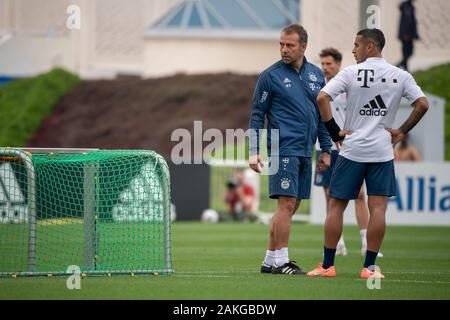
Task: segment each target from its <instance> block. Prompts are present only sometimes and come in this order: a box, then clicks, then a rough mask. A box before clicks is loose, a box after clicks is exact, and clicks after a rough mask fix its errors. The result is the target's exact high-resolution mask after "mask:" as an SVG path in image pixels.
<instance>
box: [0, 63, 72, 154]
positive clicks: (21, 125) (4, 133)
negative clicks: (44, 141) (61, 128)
mask: <svg viewBox="0 0 450 320" xmlns="http://www.w3.org/2000/svg"><path fill="white" fill-rule="evenodd" d="M79 82H80V79H79V77H78V76H76V75H74V74H72V73H70V72H67V71H65V70H62V69H53V70H51V71H50V72H47V73H45V74H41V75H38V76H35V77H31V78H26V79H20V80H16V81H13V82H11V83H8V84H6V85H4V86H2V87H0V146H5V147H6V146H10V147H23V146H25V145H26V144H27V142H28V140H29V139H30V138H31V136H32V135H33V134H34V133H35V131H36V130H37V129H38V128H39V126H40V125H41V122H42V120H44V119H45V118H46V117H47V116H49V115H50V114H51V113H52V111H53V108H54V107H55V106H56V104H57V103H58V101H59V100H60V99H61V98H62V97H63V96H65V95H66V94H67V93H68V92H69V91H70V90H71V89H72V88H73V87H75V86H76V85H77V84H78V83H79Z"/></svg>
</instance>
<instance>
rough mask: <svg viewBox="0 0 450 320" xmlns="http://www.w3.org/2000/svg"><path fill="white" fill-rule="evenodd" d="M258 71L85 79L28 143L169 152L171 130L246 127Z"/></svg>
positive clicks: (173, 143) (32, 145)
mask: <svg viewBox="0 0 450 320" xmlns="http://www.w3.org/2000/svg"><path fill="white" fill-rule="evenodd" d="M255 82H256V76H245V75H235V74H216V75H198V76H187V75H177V76H174V77H168V78H160V79H138V78H118V79H115V80H100V81H83V82H82V83H81V84H80V85H79V86H78V87H76V88H75V89H74V90H73V91H71V92H70V93H69V94H68V95H67V96H65V97H64V98H63V99H62V100H61V101H60V102H59V104H58V105H57V106H56V107H55V109H54V112H53V114H52V115H51V116H50V117H49V118H47V119H46V120H45V121H43V123H42V125H41V127H40V128H39V130H38V131H37V132H36V133H35V135H34V136H33V137H32V139H31V140H30V141H29V143H28V146H29V147H54V148H57V147H59V148H102V149H151V150H155V151H157V152H158V153H160V154H162V155H164V156H166V157H168V156H170V152H171V150H172V147H173V146H174V145H175V144H176V143H177V142H171V141H170V137H171V134H172V131H173V130H175V129H177V128H186V129H188V130H189V131H190V132H191V133H192V132H193V122H194V121H195V120H202V121H203V130H206V129H208V128H218V129H220V130H221V131H222V132H224V130H225V129H227V128H243V129H244V130H245V129H247V125H248V117H249V113H250V110H251V97H252V93H253V89H254V86H255Z"/></svg>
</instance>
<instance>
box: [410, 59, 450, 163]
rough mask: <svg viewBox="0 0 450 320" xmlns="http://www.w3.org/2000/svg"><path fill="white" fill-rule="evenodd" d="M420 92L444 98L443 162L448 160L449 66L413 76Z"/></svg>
mask: <svg viewBox="0 0 450 320" xmlns="http://www.w3.org/2000/svg"><path fill="white" fill-rule="evenodd" d="M414 78H415V79H416V81H417V84H418V85H419V86H421V88H422V90H424V91H426V92H429V93H431V94H434V95H437V96H441V97H443V98H445V100H446V103H445V160H446V161H449V160H450V125H449V124H450V64H444V65H439V66H436V67H433V68H431V69H428V70H425V71H419V72H416V73H415V74H414Z"/></svg>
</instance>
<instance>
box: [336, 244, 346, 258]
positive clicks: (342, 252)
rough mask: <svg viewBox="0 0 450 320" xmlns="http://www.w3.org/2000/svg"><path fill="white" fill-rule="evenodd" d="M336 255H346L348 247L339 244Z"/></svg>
mask: <svg viewBox="0 0 450 320" xmlns="http://www.w3.org/2000/svg"><path fill="white" fill-rule="evenodd" d="M336 255H337V256H346V255H347V248H346V247H345V246H337V248H336Z"/></svg>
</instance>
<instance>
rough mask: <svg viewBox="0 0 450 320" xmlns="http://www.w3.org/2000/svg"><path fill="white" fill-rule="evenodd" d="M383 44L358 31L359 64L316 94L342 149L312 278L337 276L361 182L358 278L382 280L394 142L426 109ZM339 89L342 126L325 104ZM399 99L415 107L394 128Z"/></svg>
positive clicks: (375, 35) (376, 33)
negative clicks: (362, 245)
mask: <svg viewBox="0 0 450 320" xmlns="http://www.w3.org/2000/svg"><path fill="white" fill-rule="evenodd" d="M384 44H385V38H384V34H383V32H382V31H381V30H379V29H364V30H361V31H359V32H358V33H357V36H356V39H355V46H354V48H353V54H354V56H355V59H356V62H357V63H358V64H357V65H353V66H349V67H347V68H345V69H344V70H342V71H341V72H339V73H338V74H337V75H336V76H335V77H334V78H333V79H332V80H331V81H330V82H328V84H327V85H326V86H325V87H324V88H323V89H322V90H321V92H320V94H319V96H318V97H317V103H318V106H319V110H320V113H321V117H322V120H323V121H324V122H325V125H326V126H327V129H328V131H329V132H330V135H331V137H332V139H333V141H335V142H338V144H339V145H342V147H341V151H340V153H339V156H338V159H337V161H336V166H335V168H336V169H335V170H333V175H332V178H331V185H330V210H329V212H328V215H327V218H326V221H325V227H324V231H325V244H324V258H323V262H322V263H320V264H319V265H318V266H317V267H316V268H315V269H314V270H312V271H310V272H308V276H311V277H313V276H321V277H334V276H336V270H335V267H334V258H335V253H336V245H337V243H338V241H339V237H340V236H341V233H342V224H343V214H344V211H345V208H346V207H347V204H348V201H349V200H350V199H355V198H356V197H357V196H358V193H359V190H360V188H361V185H362V183H363V181H365V182H366V186H367V194H368V205H369V210H370V220H369V225H368V229H367V252H366V258H365V261H364V265H363V269H362V270H361V273H360V277H361V278H363V279H367V278H372V277H379V278H384V276H383V275H382V274H381V272H380V271H379V270H377V268H374V266H375V260H376V257H377V254H378V252H379V250H380V247H381V244H382V242H383V238H384V233H385V230H386V218H385V215H386V207H387V201H388V197H390V196H394V195H395V192H396V191H395V189H396V188H395V173H394V162H393V159H394V152H393V146H395V145H396V144H397V143H398V142H399V141H401V140H402V139H404V137H405V135H406V134H407V133H408V132H409V131H410V130H411V129H412V128H414V126H415V125H416V124H417V123H418V122H419V121H420V119H421V118H422V117H423V115H424V114H425V113H426V112H427V110H428V101H427V99H426V97H425V95H424V94H423V92H422V90H421V89H420V87H419V86H418V85H417V84H416V82H415V80H414V78H413V77H412V76H411V74H409V73H408V72H406V71H403V70H401V69H399V68H397V67H395V66H392V65H390V64H388V63H387V62H386V61H385V60H384V59H383V57H382V54H381V52H382V50H383V47H384ZM344 92H345V93H347V99H348V100H347V101H348V103H347V111H346V116H345V123H344V127H343V130H341V128H340V127H339V126H338V125H337V124H336V122H335V120H334V119H333V116H332V113H331V107H330V102H331V101H332V100H333V99H334V98H336V97H337V96H338V95H339V94H342V93H344ZM402 97H405V98H406V99H407V100H408V101H409V102H410V103H411V104H412V106H413V107H414V108H413V111H412V112H411V114H410V116H409V117H408V119H407V120H406V121H405V122H404V123H403V124H402V125H401V126H400V128H396V129H393V128H392V125H393V122H394V119H395V116H396V114H397V111H398V107H399V104H400V100H401V98H402ZM344 138H345V139H344Z"/></svg>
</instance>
